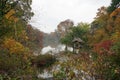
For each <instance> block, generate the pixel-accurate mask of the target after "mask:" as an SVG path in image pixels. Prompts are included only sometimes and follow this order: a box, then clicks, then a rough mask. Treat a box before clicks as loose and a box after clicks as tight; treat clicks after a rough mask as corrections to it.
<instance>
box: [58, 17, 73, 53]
mask: <svg viewBox="0 0 120 80" xmlns="http://www.w3.org/2000/svg"><path fill="white" fill-rule="evenodd" d="M73 25H74V23H73V21H71V20H70V19H67V20H65V21H62V22H60V23H59V24H58V26H57V29H58V32H59V33H60V35H61V38H62V37H64V36H65V35H66V34H67V33H68V32H70V28H71V27H73ZM65 50H66V51H67V44H66V47H65Z"/></svg>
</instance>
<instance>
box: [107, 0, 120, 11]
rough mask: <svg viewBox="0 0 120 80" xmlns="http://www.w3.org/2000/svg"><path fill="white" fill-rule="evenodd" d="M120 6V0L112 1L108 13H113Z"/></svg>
mask: <svg viewBox="0 0 120 80" xmlns="http://www.w3.org/2000/svg"><path fill="white" fill-rule="evenodd" d="M119 6H120V0H112V2H111V4H110V6H109V7H108V12H109V13H111V12H113V11H114V10H115V9H116V8H118V7H119Z"/></svg>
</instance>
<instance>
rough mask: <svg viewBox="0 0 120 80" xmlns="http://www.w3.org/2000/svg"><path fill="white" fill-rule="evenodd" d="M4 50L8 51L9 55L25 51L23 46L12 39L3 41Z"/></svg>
mask: <svg viewBox="0 0 120 80" xmlns="http://www.w3.org/2000/svg"><path fill="white" fill-rule="evenodd" d="M3 46H4V47H5V48H6V49H8V50H9V51H10V53H21V52H24V51H25V48H24V46H23V45H22V44H21V43H19V42H17V41H15V40H14V39H10V38H8V39H5V41H4V45H3Z"/></svg>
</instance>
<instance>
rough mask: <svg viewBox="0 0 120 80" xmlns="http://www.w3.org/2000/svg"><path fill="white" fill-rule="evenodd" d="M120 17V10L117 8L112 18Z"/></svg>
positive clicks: (111, 15)
mask: <svg viewBox="0 0 120 80" xmlns="http://www.w3.org/2000/svg"><path fill="white" fill-rule="evenodd" d="M118 15H120V8H117V9H116V10H114V11H113V12H112V13H111V14H110V17H115V16H118Z"/></svg>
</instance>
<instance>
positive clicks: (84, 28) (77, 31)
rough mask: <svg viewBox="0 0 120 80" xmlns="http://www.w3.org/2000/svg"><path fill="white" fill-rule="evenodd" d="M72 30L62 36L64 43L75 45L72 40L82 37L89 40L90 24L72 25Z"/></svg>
mask: <svg viewBox="0 0 120 80" xmlns="http://www.w3.org/2000/svg"><path fill="white" fill-rule="evenodd" d="M70 30H71V31H70V32H69V33H67V34H66V35H65V36H64V37H63V38H61V43H62V44H67V45H69V46H73V43H72V40H73V39H74V38H81V39H82V40H83V41H84V42H87V32H88V31H89V24H87V23H79V24H78V25H77V26H75V27H72V28H71V29H70Z"/></svg>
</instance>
